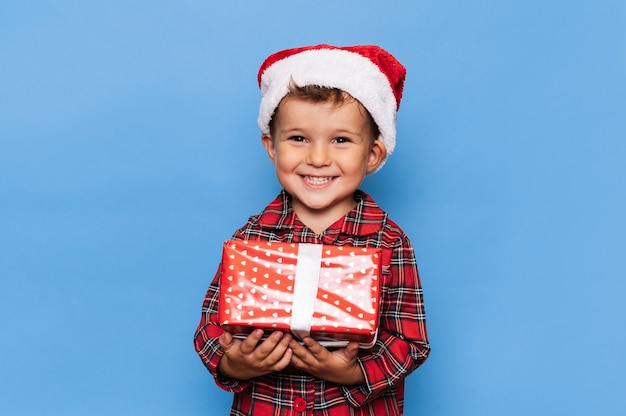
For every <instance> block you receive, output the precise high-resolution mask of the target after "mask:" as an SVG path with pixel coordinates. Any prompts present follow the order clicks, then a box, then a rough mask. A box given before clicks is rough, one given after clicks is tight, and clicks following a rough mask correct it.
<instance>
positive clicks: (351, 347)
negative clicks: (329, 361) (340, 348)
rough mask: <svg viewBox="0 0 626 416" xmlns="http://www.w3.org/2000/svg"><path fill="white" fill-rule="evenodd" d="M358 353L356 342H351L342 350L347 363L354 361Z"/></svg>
mask: <svg viewBox="0 0 626 416" xmlns="http://www.w3.org/2000/svg"><path fill="white" fill-rule="evenodd" d="M358 353H359V343H358V342H351V343H349V344H348V345H347V346H346V349H345V350H344V355H345V357H346V359H347V360H348V361H352V360H354V359H356V356H357V355H358Z"/></svg>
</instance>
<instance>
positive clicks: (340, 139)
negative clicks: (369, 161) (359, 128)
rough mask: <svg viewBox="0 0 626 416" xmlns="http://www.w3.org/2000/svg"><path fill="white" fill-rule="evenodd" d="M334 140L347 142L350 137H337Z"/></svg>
mask: <svg viewBox="0 0 626 416" xmlns="http://www.w3.org/2000/svg"><path fill="white" fill-rule="evenodd" d="M335 142H337V143H349V142H350V139H348V138H347V137H337V138H336V139H335Z"/></svg>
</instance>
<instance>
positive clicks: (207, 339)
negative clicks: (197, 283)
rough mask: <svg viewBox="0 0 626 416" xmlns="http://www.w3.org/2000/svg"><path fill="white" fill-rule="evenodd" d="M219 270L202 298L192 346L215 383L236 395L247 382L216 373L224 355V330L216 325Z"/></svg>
mask: <svg viewBox="0 0 626 416" xmlns="http://www.w3.org/2000/svg"><path fill="white" fill-rule="evenodd" d="M220 270H221V266H220V267H219V268H218V271H217V273H216V274H215V277H214V278H213V282H212V283H211V285H210V286H209V289H208V291H207V293H206V296H205V298H204V303H203V304H202V316H201V318H200V323H199V325H198V328H197V329H196V333H195V335H194V344H195V347H196V351H197V353H198V355H199V356H200V359H201V360H202V362H203V363H204V365H205V366H206V368H207V369H208V370H209V372H210V373H211V375H213V377H214V378H215V383H216V384H217V385H218V386H219V387H220V388H222V389H224V390H226V391H229V392H235V393H237V392H240V391H242V390H243V389H245V388H246V387H247V386H248V384H249V381H242V380H239V379H235V378H231V377H226V376H224V375H222V374H221V373H219V372H218V371H217V368H218V365H219V362H220V360H221V358H222V356H223V355H224V352H223V350H222V349H221V347H220V344H219V337H220V335H222V334H223V333H224V330H223V329H222V328H221V327H220V326H219V325H218V324H217V322H218V315H217V313H218V304H219V279H220V274H221V272H220Z"/></svg>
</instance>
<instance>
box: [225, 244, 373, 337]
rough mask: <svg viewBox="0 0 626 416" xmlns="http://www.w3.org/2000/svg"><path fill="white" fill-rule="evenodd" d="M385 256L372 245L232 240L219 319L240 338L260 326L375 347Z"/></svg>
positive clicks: (227, 256) (226, 253)
mask: <svg viewBox="0 0 626 416" xmlns="http://www.w3.org/2000/svg"><path fill="white" fill-rule="evenodd" d="M380 259H381V251H380V249H374V248H365V247H351V246H327V245H322V244H304V243H299V244H296V243H279V242H267V241H245V240H228V241H226V242H225V243H224V246H223V254H222V270H221V280H220V304H219V322H220V325H221V326H222V327H223V328H224V329H225V330H227V331H229V332H232V333H233V334H235V336H239V337H245V336H246V335H247V334H249V333H250V332H252V330H253V329H254V328H261V329H264V330H283V331H291V332H292V333H293V334H294V335H295V336H296V337H297V338H299V339H302V338H303V337H304V336H311V337H313V338H314V339H315V340H317V341H318V342H320V343H321V344H322V345H325V346H344V345H347V344H348V342H349V341H358V342H359V343H360V346H361V347H362V348H369V347H371V346H372V345H374V343H375V342H376V334H377V329H378V308H379V299H380V270H381V265H380Z"/></svg>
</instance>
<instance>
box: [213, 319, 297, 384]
mask: <svg viewBox="0 0 626 416" xmlns="http://www.w3.org/2000/svg"><path fill="white" fill-rule="evenodd" d="M261 337H263V330H261V329H255V330H254V331H253V332H252V333H251V334H250V335H248V337H247V338H246V339H245V340H243V341H242V340H239V339H236V338H234V337H233V335H232V334H231V333H230V332H224V333H223V334H222V335H221V336H220V338H219V343H220V346H221V347H222V350H223V351H224V355H223V356H222V358H221V360H220V363H219V365H218V367H217V368H218V371H219V372H220V373H221V374H223V375H225V376H227V377H232V378H236V379H239V380H248V379H250V378H253V377H258V376H262V375H265V374H268V373H271V372H273V371H280V370H282V369H283V368H285V367H287V366H288V365H289V363H290V362H291V356H292V351H291V349H290V348H289V343H290V342H291V340H292V337H291V335H290V334H283V333H282V332H280V331H275V332H273V333H272V334H271V335H270V336H269V337H267V339H266V340H265V341H263V342H262V343H260V344H259V341H260V340H261Z"/></svg>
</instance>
